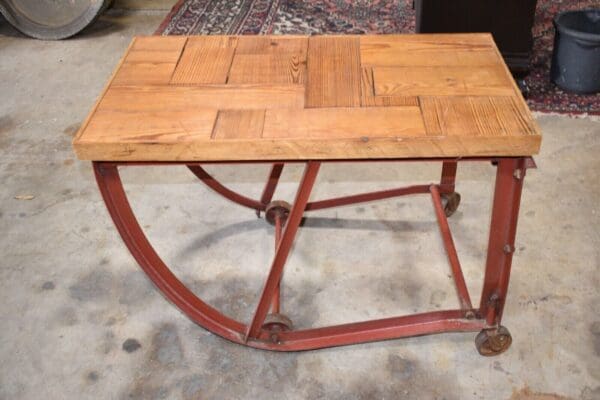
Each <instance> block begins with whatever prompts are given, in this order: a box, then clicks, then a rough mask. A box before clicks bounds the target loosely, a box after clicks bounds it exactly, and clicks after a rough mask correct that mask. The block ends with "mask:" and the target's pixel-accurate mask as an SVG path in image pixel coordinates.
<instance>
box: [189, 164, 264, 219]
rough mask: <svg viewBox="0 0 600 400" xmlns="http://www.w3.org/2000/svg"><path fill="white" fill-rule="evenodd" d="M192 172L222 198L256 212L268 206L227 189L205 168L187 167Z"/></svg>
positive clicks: (197, 166)
mask: <svg viewBox="0 0 600 400" xmlns="http://www.w3.org/2000/svg"><path fill="white" fill-rule="evenodd" d="M187 167H188V169H189V170H190V171H192V173H193V174H194V175H196V176H197V177H198V179H200V180H201V181H202V183H204V184H205V185H206V186H208V187H209V188H211V189H212V190H214V191H215V192H217V193H219V194H220V195H221V196H223V197H225V198H226V199H228V200H231V201H233V202H234V203H236V204H239V205H241V206H244V207H248V208H252V209H254V210H256V211H264V210H265V208H266V204H263V203H261V202H260V201H258V200H254V199H251V198H249V197H246V196H243V195H241V194H239V193H236V192H234V191H233V190H231V189H229V188H227V187H225V186H224V185H223V184H221V183H220V182H219V181H217V180H216V179H215V178H214V177H213V176H212V175H210V174H209V173H208V172H206V170H205V169H204V168H202V167H201V166H199V165H188V166H187Z"/></svg>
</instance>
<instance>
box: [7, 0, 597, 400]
mask: <svg viewBox="0 0 600 400" xmlns="http://www.w3.org/2000/svg"><path fill="white" fill-rule="evenodd" d="M125 3H127V2H125ZM125 3H123V2H119V3H117V4H118V5H119V4H120V5H121V8H128V7H127V6H126V4H125ZM134 3H135V2H134ZM134 3H129V4H134ZM159 3H160V2H152V4H153V10H145V11H139V10H138V11H123V10H121V9H119V7H117V9H116V10H113V11H111V12H110V13H109V14H108V15H106V16H104V17H103V18H102V19H101V20H100V21H99V22H98V23H97V24H96V25H95V26H94V27H93V28H91V29H89V30H88V31H86V32H85V33H84V34H83V35H81V36H78V37H76V38H74V39H72V40H68V41H62V42H41V41H36V40H31V39H27V38H23V37H21V36H20V35H19V34H17V33H16V32H14V31H13V30H12V29H11V28H10V27H8V26H7V24H6V23H5V22H4V21H0V98H1V101H0V154H1V158H0V182H1V190H0V233H1V236H0V321H1V328H0V360H2V363H1V364H0V398H1V399H35V398H47V399H98V398H106V399H130V398H133V399H159V398H173V399H238V398H239V399H259V398H271V397H277V398H283V399H401V398H407V399H509V398H511V399H537V400H542V399H563V398H568V399H585V400H590V399H599V398H600V315H599V312H598V304H599V302H600V296H599V294H598V285H599V283H600V282H599V279H600V273H599V269H600V237H599V228H598V226H599V224H600V209H599V208H598V198H599V196H600V184H599V181H598V175H597V174H598V171H599V170H600V162H599V161H598V159H599V158H598V154H600V123H599V122H597V121H593V120H591V119H586V118H583V119H571V118H568V117H557V116H539V117H538V122H539V123H540V125H541V127H542V130H543V132H544V143H543V150H542V154H541V155H540V156H539V157H538V158H537V161H538V165H539V169H538V170H535V171H531V172H530V173H529V174H528V177H527V179H526V187H525V191H524V196H523V204H522V213H521V220H520V226H519V233H518V246H517V254H516V257H515V261H514V266H513V267H514V269H513V275H512V282H511V287H510V292H509V299H508V302H507V306H506V311H505V318H504V324H505V325H506V326H507V327H508V328H509V329H510V330H511V332H512V334H513V338H514V343H513V345H512V347H511V349H510V350H509V351H508V352H507V353H505V354H503V355H501V356H499V357H496V358H482V357H480V356H479V355H478V354H477V352H476V351H475V348H474V345H473V339H474V336H475V335H474V334H471V333H466V334H443V335H437V336H428V337H419V338H411V339H405V340H395V341H388V342H382V343H373V344H367V345H357V346H350V347H342V348H335V349H327V350H321V351H311V352H304V353H295V354H277V353H270V352H264V351H258V350H253V349H248V348H244V347H240V346H238V345H234V344H231V343H229V342H227V341H225V340H222V339H220V338H218V337H215V336H214V335H212V334H210V333H208V332H206V331H205V330H203V329H201V328H200V327H198V326H196V325H194V324H193V323H191V322H190V321H189V320H188V319H186V318H185V317H184V316H183V315H182V314H181V313H180V312H178V311H177V310H176V309H175V308H174V307H172V306H171V305H170V304H168V303H167V302H166V301H165V300H164V298H163V297H161V295H160V294H159V293H158V292H157V291H155V290H154V289H153V287H152V285H151V284H150V283H149V282H148V280H147V279H146V278H145V276H144V275H143V274H142V273H141V272H140V270H139V268H138V267H137V265H136V264H135V262H134V260H133V259H132V257H131V256H130V255H129V253H128V252H127V251H126V249H125V248H124V246H123V244H122V242H121V241H120V239H119V237H118V235H117V233H116V231H115V229H114V227H113V225H112V223H111V222H110V220H109V217H108V214H107V212H106V211H105V208H104V205H103V203H102V201H101V199H100V196H99V194H98V191H97V189H96V186H95V183H94V180H93V176H92V171H91V168H90V164H89V163H87V162H79V161H77V160H76V159H75V157H74V154H73V152H72V150H71V146H70V142H71V139H72V136H73V135H74V133H75V132H76V130H77V128H78V126H79V125H80V123H81V121H82V120H83V118H84V117H85V116H86V114H87V113H88V111H89V109H90V107H91V105H92V104H93V102H94V98H95V97H96V95H97V94H98V93H99V92H100V90H101V88H102V86H103V84H104V82H105V81H106V79H107V78H108V76H109V75H110V72H111V70H112V68H113V66H114V65H115V63H116V62H117V60H118V58H119V57H120V55H121V53H122V52H123V51H124V49H125V47H126V46H127V44H128V43H129V41H130V38H131V36H132V35H134V34H149V33H152V31H153V30H154V29H155V28H156V26H158V24H159V22H160V21H161V19H162V17H163V15H164V14H165V13H166V9H168V4H167V2H163V3H162V4H165V5H166V6H165V7H161V6H160V4H159ZM123 4H125V5H123ZM137 4H139V2H138V3H137ZM157 4H158V5H157ZM134 5H135V4H134ZM133 8H135V7H133ZM210 169H211V171H214V172H215V174H216V175H217V176H218V177H220V178H222V179H223V180H224V181H225V182H226V183H227V184H229V185H231V186H232V187H234V188H236V189H239V190H240V191H243V192H245V193H249V194H257V193H259V191H260V187H261V185H262V181H263V179H264V176H265V174H266V172H267V167H264V166H253V167H245V168H243V169H242V170H240V169H236V168H233V167H222V168H214V167H213V168H210ZM300 173H301V171H300V170H299V169H298V168H289V169H288V170H286V171H285V174H284V181H283V184H282V187H281V190H280V191H278V195H277V197H278V198H288V199H289V198H290V196H291V195H292V194H293V192H294V189H295V183H296V181H297V179H298V178H299V176H300ZM437 174H438V168H437V167H436V166H425V167H417V166H416V165H391V164H385V165H383V164H381V165H369V166H360V167H359V166H355V165H354V166H353V165H349V166H348V165H336V166H326V167H324V168H323V172H322V174H321V176H320V179H319V182H318V186H317V189H316V192H315V194H314V196H315V197H319V196H327V195H332V194H339V193H346V192H350V191H351V190H356V189H357V188H359V187H360V188H361V189H363V190H366V189H372V188H380V187H381V188H383V187H391V186H396V185H402V184H405V183H409V182H410V183H414V182H429V181H433V180H434V179H436V177H437ZM493 174H494V170H493V168H492V167H491V166H489V165H474V164H473V165H466V166H463V167H461V168H460V170H459V180H460V181H459V185H458V190H459V191H460V192H461V193H462V195H463V204H462V205H461V207H460V210H459V211H458V212H457V214H456V215H455V216H454V217H453V218H452V220H451V225H452V227H453V228H454V232H455V240H456V243H457V247H458V250H459V252H460V255H461V261H462V263H463V268H464V270H465V274H466V279H467V283H468V285H469V288H470V289H471V292H472V294H473V296H474V297H476V298H478V293H479V291H480V289H481V273H482V270H483V262H484V249H485V246H486V241H487V231H488V221H489V219H488V212H489V208H490V194H491V189H492V184H491V182H492V178H493ZM124 181H125V184H126V187H127V189H128V191H129V192H130V195H131V198H132V203H133V206H134V208H135V210H136V211H137V212H138V214H139V216H140V220H141V221H142V224H143V225H144V227H145V229H146V230H147V232H148V234H149V236H150V238H151V240H152V241H153V242H154V243H155V244H156V248H157V249H158V251H159V252H160V254H161V255H162V256H163V257H164V259H165V260H166V261H167V262H168V263H170V264H171V265H173V266H174V270H175V271H176V272H177V274H178V275H179V276H180V277H182V279H184V280H185V281H186V282H187V283H188V284H189V285H190V286H191V287H192V288H193V289H194V291H196V293H198V294H200V295H202V297H203V298H205V299H207V300H208V301H209V302H210V303H211V304H213V305H215V306H217V307H218V308H220V309H221V310H223V311H225V312H227V313H229V314H231V315H233V316H236V317H239V318H241V319H243V320H247V319H248V318H249V313H250V312H251V310H252V307H253V306H254V304H255V302H256V301H257V295H258V290H259V289H260V286H261V280H262V278H263V277H264V276H265V274H266V268H267V264H268V262H269V259H270V257H271V255H272V240H273V233H272V231H271V229H270V227H269V226H268V225H266V223H265V222H264V220H262V219H261V220H259V219H256V217H255V216H254V214H253V213H252V212H249V211H247V210H245V209H241V208H239V207H236V206H234V205H231V204H229V203H227V202H225V201H222V200H221V199H220V198H218V197H217V196H216V195H215V194H213V193H211V192H210V191H209V190H208V189H207V188H205V187H203V186H202V185H201V184H200V183H198V182H197V181H195V180H194V178H193V177H192V176H191V174H190V173H188V172H186V171H185V170H184V169H182V168H152V169H147V170H146V169H142V168H137V169H136V168H132V169H129V170H125V171H124ZM27 198H30V200H26V199H27ZM307 225H308V226H307V227H306V228H305V229H302V230H301V233H300V235H299V238H298V241H297V243H296V245H295V248H294V255H293V257H292V258H291V260H290V261H289V264H288V266H287V269H286V276H285V283H284V304H283V308H284V310H285V312H287V313H288V314H289V315H290V316H291V317H292V319H294V321H295V322H296V324H297V325H298V326H300V327H305V326H312V325H319V324H327V323H336V322H342V321H351V320H362V319H366V318H375V317H383V316H391V315H397V314H403V313H411V312H414V311H426V310H435V309H442V308H445V307H456V306H457V301H456V299H455V295H454V290H453V287H452V285H451V282H450V279H449V268H448V266H447V264H446V261H445V256H444V253H443V249H442V246H441V241H440V239H439V236H438V232H437V227H436V224H435V219H434V215H433V213H432V212H431V208H430V202H429V199H428V198H426V197H411V198H403V199H394V200H390V201H384V202H380V203H375V204H367V205H362V206H355V207H346V208H342V209H338V210H331V211H323V212H319V213H316V214H315V216H314V218H312V219H310V220H309V222H308V224H307Z"/></svg>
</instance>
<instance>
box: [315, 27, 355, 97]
mask: <svg viewBox="0 0 600 400" xmlns="http://www.w3.org/2000/svg"><path fill="white" fill-rule="evenodd" d="M359 47H360V42H359V39H358V37H353V36H336V37H330V36H314V37H311V38H310V39H309V41H308V60H307V83H306V102H305V106H306V107H307V108H316V107H359V106H360V84H361V83H360V79H361V78H360V74H361V71H360V54H359Z"/></svg>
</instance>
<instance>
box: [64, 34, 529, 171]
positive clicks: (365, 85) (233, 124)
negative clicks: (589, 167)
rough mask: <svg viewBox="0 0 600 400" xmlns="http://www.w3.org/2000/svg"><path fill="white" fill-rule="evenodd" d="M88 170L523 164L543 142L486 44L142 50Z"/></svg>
mask: <svg viewBox="0 0 600 400" xmlns="http://www.w3.org/2000/svg"><path fill="white" fill-rule="evenodd" d="M73 144H74V148H75V151H76V153H77V155H78V157H79V158H80V159H85V160H96V161H231V160H310V159H348V160H351V159H358V158H361V159H364V158H367V159H387V158H413V157H479V156H528V155H533V154H536V153H538V152H539V148H540V144H541V134H540V132H539V128H538V126H537V124H536V123H535V121H534V120H533V118H532V116H531V113H530V112H529V109H528V108H527V105H526V103H525V101H524V100H523V98H522V96H521V94H520V92H519V91H518V88H517V86H516V85H515V83H514V81H513V79H512V77H511V76H510V74H509V72H508V70H507V68H506V66H505V65H504V61H503V60H502V58H501V57H500V54H499V52H498V50H497V48H496V46H495V44H494V41H493V40H492V37H491V36H490V35H488V34H441V35H379V36H378V35H372V36H369V35H367V36H352V35H349V36H312V37H306V36H239V37H238V36H194V37H158V36H156V37H155V36H153V37H137V38H135V39H134V41H133V42H132V44H131V45H130V46H129V49H128V51H127V53H126V54H125V56H124V57H123V59H122V61H121V63H120V64H119V66H118V67H117V69H116V70H115V72H114V73H113V76H112V78H111V80H110V81H109V83H108V84H107V86H106V88H105V90H104V92H103V93H102V95H101V96H100V98H99V99H98V101H97V102H96V105H95V106H94V108H93V110H92V111H91V113H90V115H89V116H88V118H87V119H86V121H85V123H84V124H83V125H82V127H81V129H80V131H79V132H78V134H77V136H76V137H75V139H74V142H73Z"/></svg>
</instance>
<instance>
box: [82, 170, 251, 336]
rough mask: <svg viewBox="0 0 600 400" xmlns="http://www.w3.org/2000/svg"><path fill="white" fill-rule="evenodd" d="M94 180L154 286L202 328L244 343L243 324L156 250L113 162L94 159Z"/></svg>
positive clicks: (111, 214) (129, 246)
mask: <svg viewBox="0 0 600 400" xmlns="http://www.w3.org/2000/svg"><path fill="white" fill-rule="evenodd" d="M94 173H95V175H96V181H97V182H98V187H99V189H100V193H101V194H102V198H103V199H104V203H105V204H106V207H107V208H108V212H109V214H110V216H111V217H112V219H113V222H114V223H115V225H116V227H117V230H118V231H119V234H120V235H121V237H122V239H123V241H124V242H125V245H126V246H127V248H128V249H129V251H130V252H131V254H132V255H133V257H134V258H135V260H136V261H137V262H138V264H139V265H140V267H141V268H142V270H143V271H144V272H145V273H146V275H148V277H149V278H150V279H151V280H152V282H153V283H154V284H155V285H156V287H157V288H158V289H159V290H160V291H161V292H162V293H163V294H164V295H165V296H166V297H167V299H169V300H170V301H171V302H172V303H173V304H175V305H176V306H177V307H178V308H179V309H180V310H181V311H182V312H183V313H185V314H186V315H187V316H188V317H189V318H190V319H191V320H193V321H194V322H196V323H197V324H199V325H200V326H202V327H204V328H205V329H207V330H209V331H211V332H213V333H215V334H217V335H219V336H222V337H224V338H225V339H229V340H231V341H234V342H237V343H243V335H244V332H245V329H246V326H245V325H244V324H242V323H240V322H238V321H236V320H233V319H231V318H229V317H227V316H225V315H223V314H222V313H220V312H219V311H217V310H216V309H215V308H213V307H211V306H210V305H208V304H206V303H205V302H203V301H202V300H200V299H199V298H198V297H197V296H196V295H195V294H194V293H192V292H191V291H190V290H189V289H188V288H187V287H186V286H185V285H184V284H183V283H182V282H181V281H180V280H179V279H177V277H176V276H175V275H174V274H173V273H172V272H171V270H170V269H169V267H167V265H166V264H165V263H164V262H163V261H162V259H161V258H160V257H159V255H158V254H157V253H156V251H155V250H154V248H153V247H152V245H151V244H150V242H149V241H148V239H147V238H146V235H145V234H144V232H143V231H142V229H141V227H140V225H139V223H138V222H137V219H136V217H135V215H134V213H133V210H132V209H131V206H130V204H129V201H128V200H127V194H126V193H125V190H124V189H123V184H122V182H121V178H120V176H119V171H118V169H117V166H115V165H102V164H101V163H96V162H95V163H94Z"/></svg>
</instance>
